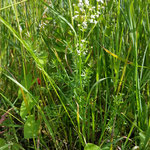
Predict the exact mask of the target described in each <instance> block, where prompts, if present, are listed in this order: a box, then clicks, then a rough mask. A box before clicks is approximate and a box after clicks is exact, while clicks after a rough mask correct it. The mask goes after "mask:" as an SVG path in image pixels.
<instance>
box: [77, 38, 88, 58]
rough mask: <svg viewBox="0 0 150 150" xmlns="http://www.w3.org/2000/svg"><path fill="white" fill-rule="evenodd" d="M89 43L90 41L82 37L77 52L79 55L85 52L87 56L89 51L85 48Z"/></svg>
mask: <svg viewBox="0 0 150 150" xmlns="http://www.w3.org/2000/svg"><path fill="white" fill-rule="evenodd" d="M87 43H88V41H86V40H85V39H82V40H81V41H80V44H79V43H78V44H77V54H78V55H81V54H83V55H84V56H85V55H86V54H87V52H88V51H87V50H85V49H86V45H87Z"/></svg>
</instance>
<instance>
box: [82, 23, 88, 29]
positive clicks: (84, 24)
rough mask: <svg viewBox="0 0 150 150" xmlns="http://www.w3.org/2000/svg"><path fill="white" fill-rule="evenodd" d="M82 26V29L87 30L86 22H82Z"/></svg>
mask: <svg viewBox="0 0 150 150" xmlns="http://www.w3.org/2000/svg"><path fill="white" fill-rule="evenodd" d="M82 25H83V28H84V29H86V28H87V22H86V21H84V22H83V23H82Z"/></svg>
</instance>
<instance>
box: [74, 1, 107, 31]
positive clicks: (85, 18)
mask: <svg viewBox="0 0 150 150" xmlns="http://www.w3.org/2000/svg"><path fill="white" fill-rule="evenodd" d="M97 2H98V5H97V7H95V6H92V5H91V4H90V2H89V0H79V2H78V4H77V5H76V4H73V6H74V10H75V11H74V16H73V19H74V20H75V21H77V22H78V27H79V29H80V30H82V31H85V30H86V29H87V28H88V24H97V23H98V18H99V17H100V15H101V12H100V9H101V8H103V6H102V5H100V4H103V3H104V2H103V0H97Z"/></svg>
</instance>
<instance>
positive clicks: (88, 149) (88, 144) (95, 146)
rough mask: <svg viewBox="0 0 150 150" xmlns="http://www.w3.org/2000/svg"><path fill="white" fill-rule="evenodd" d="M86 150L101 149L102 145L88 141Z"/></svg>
mask: <svg viewBox="0 0 150 150" xmlns="http://www.w3.org/2000/svg"><path fill="white" fill-rule="evenodd" d="M84 150H100V147H98V146H97V145H95V144H92V143H87V144H86V146H85V147H84Z"/></svg>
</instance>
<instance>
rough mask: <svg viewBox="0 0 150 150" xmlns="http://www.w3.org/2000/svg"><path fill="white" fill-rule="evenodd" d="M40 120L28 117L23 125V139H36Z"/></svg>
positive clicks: (32, 116)
mask: <svg viewBox="0 0 150 150" xmlns="http://www.w3.org/2000/svg"><path fill="white" fill-rule="evenodd" d="M39 127H40V120H37V121H36V120H35V116H34V115H30V116H28V118H27V120H26V122H25V125H24V138H25V139H30V138H33V137H37V136H38V133H39Z"/></svg>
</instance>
